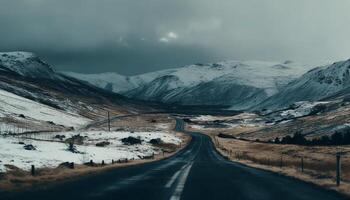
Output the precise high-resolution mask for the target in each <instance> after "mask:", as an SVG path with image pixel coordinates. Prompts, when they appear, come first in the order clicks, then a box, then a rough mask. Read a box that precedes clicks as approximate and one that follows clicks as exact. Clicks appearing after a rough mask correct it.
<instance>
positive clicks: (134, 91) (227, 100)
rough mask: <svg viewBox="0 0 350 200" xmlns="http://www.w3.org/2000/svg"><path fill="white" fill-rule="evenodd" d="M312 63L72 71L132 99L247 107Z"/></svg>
mask: <svg viewBox="0 0 350 200" xmlns="http://www.w3.org/2000/svg"><path fill="white" fill-rule="evenodd" d="M310 66H312V65H301V64H298V63H294V62H291V61H286V62H283V63H279V62H262V61H225V62H219V63H209V64H195V65H189V66H185V67H181V68H173V69H167V70H161V71H156V72H152V73H146V74H141V75H136V76H130V77H126V76H121V75H118V74H113V73H104V74H96V75H82V74H76V73H75V74H72V73H67V74H68V75H72V76H74V77H76V78H78V79H82V80H85V81H88V82H90V83H91V84H93V85H96V86H98V87H100V88H107V89H111V88H112V91H114V92H118V93H121V94H124V95H126V96H128V97H131V98H137V99H142V100H153V101H162V102H166V103H180V104H187V105H233V108H235V109H245V108H248V107H250V106H253V105H256V104H258V103H259V102H261V101H263V100H264V99H266V98H268V97H269V96H271V95H273V94H275V93H277V92H278V91H279V90H280V88H281V87H283V86H285V85H286V84H287V83H289V82H290V81H292V80H294V79H295V78H297V77H299V76H300V75H301V74H303V73H304V72H305V71H307V70H308V69H310V68H311V67H310Z"/></svg>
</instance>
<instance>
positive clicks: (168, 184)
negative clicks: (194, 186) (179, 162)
mask: <svg viewBox="0 0 350 200" xmlns="http://www.w3.org/2000/svg"><path fill="white" fill-rule="evenodd" d="M187 166H188V164H187V165H184V166H183V167H181V169H179V171H177V172H176V173H175V174H174V175H173V176H172V177H171V179H170V180H169V181H168V183H167V184H166V185H165V187H166V188H170V187H171V186H172V185H173V183H174V182H175V180H176V179H177V178H178V177H179V175H180V173H181V171H182V170H183V169H185V168H186V167H187Z"/></svg>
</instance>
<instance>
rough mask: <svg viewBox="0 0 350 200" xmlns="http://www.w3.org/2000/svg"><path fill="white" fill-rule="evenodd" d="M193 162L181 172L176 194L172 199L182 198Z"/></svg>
mask: <svg viewBox="0 0 350 200" xmlns="http://www.w3.org/2000/svg"><path fill="white" fill-rule="evenodd" d="M192 165H193V163H191V164H190V165H189V166H187V167H186V169H185V170H184V171H183V173H182V174H181V177H180V180H179V183H178V184H177V186H176V188H175V191H174V194H173V195H172V196H171V198H170V200H179V199H180V198H181V194H182V191H183V189H184V187H185V183H186V180H187V177H188V174H189V173H190V170H191V167H192Z"/></svg>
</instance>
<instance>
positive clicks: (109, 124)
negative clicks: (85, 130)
mask: <svg viewBox="0 0 350 200" xmlns="http://www.w3.org/2000/svg"><path fill="white" fill-rule="evenodd" d="M107 115H108V131H111V119H110V116H109V111H108V112H107Z"/></svg>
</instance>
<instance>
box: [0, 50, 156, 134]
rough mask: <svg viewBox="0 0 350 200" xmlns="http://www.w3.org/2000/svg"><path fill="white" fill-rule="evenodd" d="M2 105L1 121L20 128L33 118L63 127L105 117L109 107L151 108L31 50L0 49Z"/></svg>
mask: <svg viewBox="0 0 350 200" xmlns="http://www.w3.org/2000/svg"><path fill="white" fill-rule="evenodd" d="M0 104H1V105H0V124H3V123H5V124H8V123H10V124H11V126H12V127H15V126H17V127H21V124H22V122H23V121H28V120H29V119H31V120H34V121H35V122H38V123H32V124H39V125H40V126H41V127H42V126H44V125H45V126H47V125H48V124H47V123H46V121H48V122H50V124H49V125H50V126H55V128H61V129H65V128H70V127H69V126H76V127H78V126H80V125H82V124H84V123H76V121H79V120H77V119H82V121H84V122H86V121H89V120H91V119H96V118H99V117H105V114H106V109H109V110H110V111H113V112H114V113H124V114H126V113H130V112H133V113H134V112H138V111H141V110H144V109H147V111H149V110H152V109H151V108H149V107H148V105H146V104H145V103H144V102H142V103H140V102H138V101H135V100H131V99H128V98H126V97H124V96H121V95H119V94H116V93H112V92H109V91H106V90H103V89H100V88H98V87H96V86H93V85H91V84H87V83H85V82H83V81H81V80H78V79H75V78H72V77H70V76H67V75H64V74H61V73H58V72H56V71H55V70H54V69H53V68H51V67H50V65H48V64H46V63H45V62H44V61H42V60H41V59H40V58H39V57H38V56H36V55H34V54H33V53H28V52H4V53H1V52H0ZM39 115H40V116H39ZM41 115H42V116H41ZM38 116H39V117H41V118H38ZM62 117H63V118H64V119H61V118H62ZM63 122H67V123H63ZM75 123H76V124H75ZM22 126H23V124H22ZM0 128H1V127H0Z"/></svg>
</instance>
